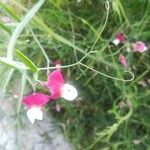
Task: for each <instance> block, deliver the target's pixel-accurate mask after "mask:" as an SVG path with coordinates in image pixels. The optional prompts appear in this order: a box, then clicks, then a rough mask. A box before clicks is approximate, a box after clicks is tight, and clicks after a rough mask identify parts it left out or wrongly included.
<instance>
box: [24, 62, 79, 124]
mask: <svg viewBox="0 0 150 150" xmlns="http://www.w3.org/2000/svg"><path fill="white" fill-rule="evenodd" d="M56 66H57V69H56V70H54V71H53V72H52V73H50V75H49V76H48V79H47V82H46V83H44V85H45V86H46V87H47V88H48V89H49V91H50V93H51V95H50V96H48V95H45V94H42V93H34V94H32V95H28V96H25V97H24V98H23V100H22V103H23V104H24V105H25V106H27V107H28V111H27V117H28V118H29V120H30V122H31V123H32V124H34V122H35V120H36V119H37V120H43V113H42V106H44V105H46V104H47V103H48V102H49V101H53V100H56V99H58V98H59V97H62V98H64V99H65V100H68V101H72V100H74V99H75V98H76V97H77V96H78V92H77V90H76V88H75V87H74V86H73V85H70V84H68V83H65V82H64V78H63V75H62V73H61V69H60V64H57V65H56ZM58 109H59V108H58ZM58 111H60V110H58Z"/></svg>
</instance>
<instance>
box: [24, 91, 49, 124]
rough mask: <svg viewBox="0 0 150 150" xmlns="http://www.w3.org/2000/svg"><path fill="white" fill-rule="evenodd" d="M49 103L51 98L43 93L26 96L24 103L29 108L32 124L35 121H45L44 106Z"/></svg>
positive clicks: (28, 112) (28, 113) (28, 115)
mask: <svg viewBox="0 0 150 150" xmlns="http://www.w3.org/2000/svg"><path fill="white" fill-rule="evenodd" d="M48 102H49V96H47V95H45V94H42V93H34V94H32V95H28V96H25V97H24V98H23V100H22V103H23V104H24V105H25V106H26V107H27V108H28V111H27V117H28V119H29V120H30V122H31V123H32V124H34V122H35V120H36V119H37V120H43V113H42V106H44V105H45V104H47V103H48Z"/></svg>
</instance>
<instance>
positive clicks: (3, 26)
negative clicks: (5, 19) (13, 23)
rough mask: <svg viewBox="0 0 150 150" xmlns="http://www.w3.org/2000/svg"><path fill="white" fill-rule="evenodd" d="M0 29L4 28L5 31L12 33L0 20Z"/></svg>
mask: <svg viewBox="0 0 150 150" xmlns="http://www.w3.org/2000/svg"><path fill="white" fill-rule="evenodd" d="M0 29H3V30H4V31H6V32H8V33H11V31H10V29H9V28H8V27H7V26H5V25H4V24H3V23H1V22H0Z"/></svg>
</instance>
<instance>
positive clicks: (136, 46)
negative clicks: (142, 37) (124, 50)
mask: <svg viewBox="0 0 150 150" xmlns="http://www.w3.org/2000/svg"><path fill="white" fill-rule="evenodd" d="M132 48H133V51H135V52H140V53H142V52H144V51H146V50H147V49H148V48H147V46H146V45H145V43H143V42H141V41H138V42H136V43H133V44H132Z"/></svg>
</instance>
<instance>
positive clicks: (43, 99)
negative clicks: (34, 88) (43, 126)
mask: <svg viewBox="0 0 150 150" xmlns="http://www.w3.org/2000/svg"><path fill="white" fill-rule="evenodd" d="M48 101H49V97H48V96H47V95H45V94H42V93H34V94H32V95H28V96H25V97H24V98H23V100H22V103H23V104H24V105H25V106H27V107H29V108H31V107H42V106H43V105H45V104H46V103H48Z"/></svg>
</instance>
